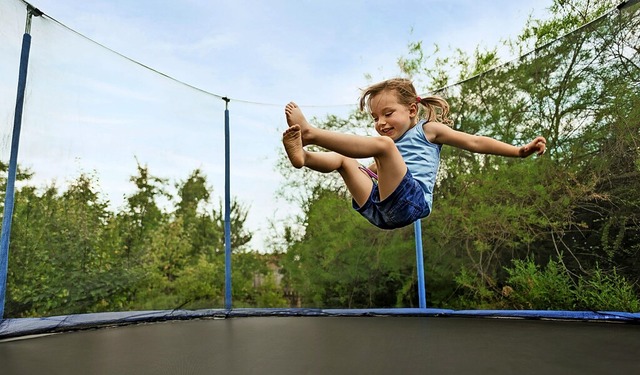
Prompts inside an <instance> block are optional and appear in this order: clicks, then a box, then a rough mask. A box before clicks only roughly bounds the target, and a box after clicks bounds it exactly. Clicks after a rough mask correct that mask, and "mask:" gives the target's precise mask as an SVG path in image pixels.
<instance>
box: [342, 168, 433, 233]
mask: <svg viewBox="0 0 640 375" xmlns="http://www.w3.org/2000/svg"><path fill="white" fill-rule="evenodd" d="M352 205H353V208H354V209H355V210H356V211H358V212H359V213H360V215H362V216H364V217H365V218H366V219H367V220H369V222H370V223H371V224H373V225H375V226H376V227H378V228H381V229H396V228H401V227H404V226H406V225H409V224H411V223H413V222H414V221H416V220H418V219H421V218H423V217H427V216H428V215H429V214H430V213H431V206H430V205H429V204H428V202H427V200H426V199H425V197H424V191H423V190H422V187H421V186H420V184H419V183H418V181H416V180H415V179H414V178H413V176H412V175H411V172H409V170H407V173H406V174H405V176H404V178H403V179H402V181H401V182H400V185H398V187H397V188H396V190H394V192H393V193H391V195H390V196H388V197H387V199H385V200H383V201H380V192H379V190H378V184H376V183H375V182H374V184H373V189H371V194H370V195H369V199H368V200H367V202H366V203H365V204H364V205H363V206H362V207H358V204H357V203H356V202H355V201H354V200H352Z"/></svg>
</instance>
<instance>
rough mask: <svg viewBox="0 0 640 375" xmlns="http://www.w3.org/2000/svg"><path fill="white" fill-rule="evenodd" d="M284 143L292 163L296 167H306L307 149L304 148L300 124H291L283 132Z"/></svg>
mask: <svg viewBox="0 0 640 375" xmlns="http://www.w3.org/2000/svg"><path fill="white" fill-rule="evenodd" d="M300 113H302V112H300ZM282 144H284V150H285V151H286V152H287V156H288V157H289V161H290V162H291V165H293V166H294V167H296V168H302V167H304V160H305V155H304V154H305V151H304V149H303V148H302V133H301V131H300V125H298V124H293V125H290V126H289V128H288V129H287V130H285V131H284V133H282Z"/></svg>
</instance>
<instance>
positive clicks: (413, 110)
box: [409, 103, 418, 117]
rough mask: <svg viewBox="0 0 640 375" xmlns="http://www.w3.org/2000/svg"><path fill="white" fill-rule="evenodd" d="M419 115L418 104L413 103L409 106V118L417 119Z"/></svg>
mask: <svg viewBox="0 0 640 375" xmlns="http://www.w3.org/2000/svg"><path fill="white" fill-rule="evenodd" d="M417 115H418V104H416V103H411V104H409V116H411V117H416V116H417Z"/></svg>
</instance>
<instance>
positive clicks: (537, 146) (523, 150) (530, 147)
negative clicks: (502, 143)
mask: <svg viewBox="0 0 640 375" xmlns="http://www.w3.org/2000/svg"><path fill="white" fill-rule="evenodd" d="M546 151H547V140H546V139H544V137H536V138H535V139H534V140H533V141H531V142H529V144H527V145H525V146H522V147H520V157H521V158H526V157H527V156H529V155H532V154H537V155H538V156H541V155H543V154H544V153H545V152H546Z"/></svg>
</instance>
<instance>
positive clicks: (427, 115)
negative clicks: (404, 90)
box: [416, 96, 453, 126]
mask: <svg viewBox="0 0 640 375" xmlns="http://www.w3.org/2000/svg"><path fill="white" fill-rule="evenodd" d="M416 101H417V102H418V103H419V104H422V107H423V108H419V110H420V111H419V114H422V116H420V117H422V118H424V119H425V120H427V121H429V122H441V123H443V124H445V125H448V126H452V125H453V121H451V119H449V103H447V101H446V100H444V99H442V98H441V97H439V96H427V97H425V98H421V97H419V96H418V97H417V98H416Z"/></svg>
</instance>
